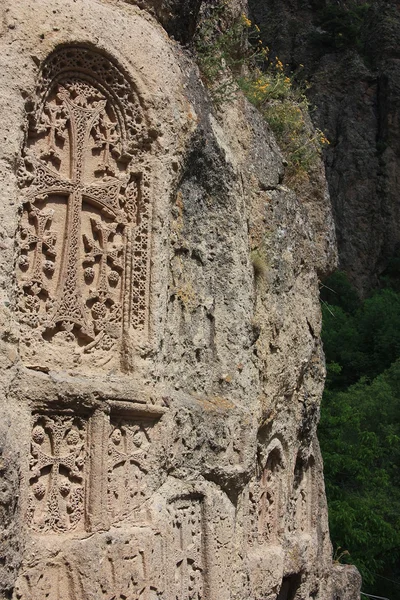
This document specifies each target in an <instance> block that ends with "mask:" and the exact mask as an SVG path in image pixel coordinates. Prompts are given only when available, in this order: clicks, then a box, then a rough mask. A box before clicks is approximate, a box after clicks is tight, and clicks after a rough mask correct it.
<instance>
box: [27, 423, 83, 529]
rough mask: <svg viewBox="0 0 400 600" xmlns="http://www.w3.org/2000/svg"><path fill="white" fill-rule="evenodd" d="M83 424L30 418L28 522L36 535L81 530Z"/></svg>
mask: <svg viewBox="0 0 400 600" xmlns="http://www.w3.org/2000/svg"><path fill="white" fill-rule="evenodd" d="M86 471H87V421H85V420H84V419H82V418H80V417H72V416H69V415H47V414H36V415H34V418H33V428H32V439H31V454H30V472H29V500H28V502H29V510H28V523H29V525H30V526H31V528H32V529H33V530H34V531H36V532H39V533H60V532H68V531H72V530H82V529H84V526H85V523H84V508H85V506H84V505H85V478H86Z"/></svg>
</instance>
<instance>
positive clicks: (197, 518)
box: [171, 498, 205, 600]
mask: <svg viewBox="0 0 400 600" xmlns="http://www.w3.org/2000/svg"><path fill="white" fill-rule="evenodd" d="M171 509H172V512H173V515H172V517H173V519H172V525H173V536H174V543H173V552H174V564H175V595H174V600H203V599H204V597H205V596H204V587H205V586H204V573H205V559H204V540H203V537H204V533H203V528H204V524H203V505H202V501H201V500H200V499H193V498H187V499H179V500H177V501H175V502H173V504H172V507H171Z"/></svg>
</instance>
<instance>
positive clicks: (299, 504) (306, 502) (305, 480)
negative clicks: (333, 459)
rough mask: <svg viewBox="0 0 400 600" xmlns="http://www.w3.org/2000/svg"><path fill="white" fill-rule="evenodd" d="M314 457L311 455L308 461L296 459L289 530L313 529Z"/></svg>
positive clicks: (306, 531)
mask: <svg viewBox="0 0 400 600" xmlns="http://www.w3.org/2000/svg"><path fill="white" fill-rule="evenodd" d="M313 465H314V459H313V457H310V458H309V459H308V461H307V462H305V463H304V462H303V461H301V460H299V458H298V459H297V461H296V466H295V471H294V482H293V490H292V495H291V498H290V512H291V519H290V524H289V531H293V532H297V533H308V532H309V531H311V529H312V520H313V503H314V499H315V498H314V486H313Z"/></svg>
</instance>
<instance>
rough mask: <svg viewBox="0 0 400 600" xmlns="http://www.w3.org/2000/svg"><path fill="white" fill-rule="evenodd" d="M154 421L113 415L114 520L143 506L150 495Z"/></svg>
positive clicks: (111, 493) (110, 495)
mask: <svg viewBox="0 0 400 600" xmlns="http://www.w3.org/2000/svg"><path fill="white" fill-rule="evenodd" d="M153 426H154V421H153V420H150V419H147V420H146V419H136V420H129V419H128V420H127V419H112V420H111V423H110V436H109V440H108V476H107V480H108V481H107V501H108V502H107V504H108V514H109V515H110V518H111V520H112V522H115V521H117V520H119V519H122V518H124V517H126V516H127V515H129V514H131V513H132V511H134V510H135V509H137V508H139V507H140V506H141V505H142V504H143V502H144V501H145V500H146V499H147V498H148V495H149V491H150V490H149V486H148V479H149V472H150V464H149V452H150V444H151V434H152V429H153Z"/></svg>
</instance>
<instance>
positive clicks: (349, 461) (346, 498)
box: [319, 258, 400, 600]
mask: <svg viewBox="0 0 400 600" xmlns="http://www.w3.org/2000/svg"><path fill="white" fill-rule="evenodd" d="M321 299H322V312H323V331H322V338H323V342H324V348H325V353H326V360H327V371H328V376H327V383H326V388H325V392H324V396H323V401H322V406H321V421H320V427H319V438H320V443H321V447H322V454H323V458H324V465H325V484H326V492H327V497H328V504H329V522H330V529H331V537H332V542H333V545H334V550H335V554H336V558H337V559H338V560H340V561H341V562H351V563H354V564H356V566H357V567H358V568H359V570H360V571H361V573H362V576H363V591H365V592H367V593H371V594H377V595H380V596H388V597H389V598H390V599H391V600H395V599H397V598H399V597H400V402H399V399H400V260H399V259H396V258H394V259H393V260H392V261H391V262H390V264H389V267H388V269H387V270H386V272H385V273H384V274H383V276H382V277H381V286H380V287H379V288H377V289H375V290H373V291H372V292H371V293H370V295H369V297H368V298H366V299H365V300H363V301H361V300H359V298H358V296H357V293H356V291H355V289H354V288H353V287H352V286H351V285H350V283H349V282H348V279H347V277H346V275H345V273H343V272H341V271H337V272H336V273H334V274H333V275H332V276H331V277H329V278H328V279H327V280H326V281H325V282H324V285H323V286H322V289H321Z"/></svg>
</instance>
